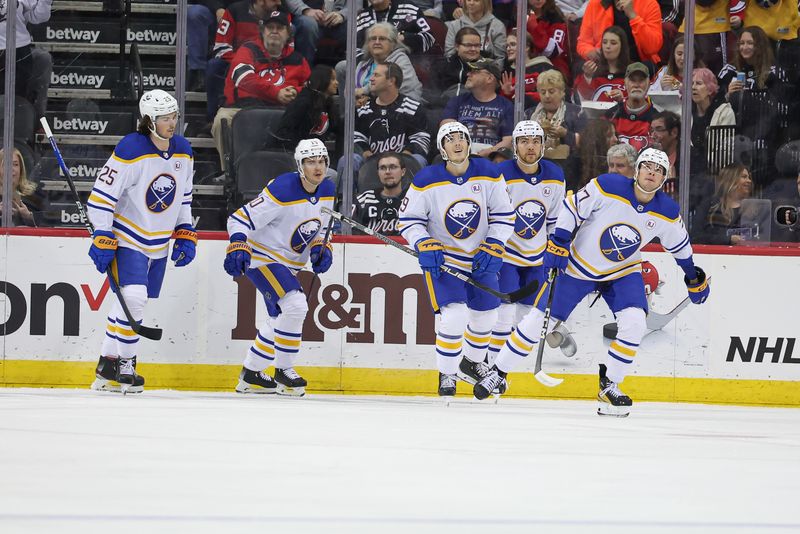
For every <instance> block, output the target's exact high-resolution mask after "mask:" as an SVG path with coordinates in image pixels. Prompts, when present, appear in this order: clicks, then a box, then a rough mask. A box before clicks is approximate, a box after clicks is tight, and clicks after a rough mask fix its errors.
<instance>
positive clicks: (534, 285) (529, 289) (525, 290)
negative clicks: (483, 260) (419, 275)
mask: <svg viewBox="0 0 800 534" xmlns="http://www.w3.org/2000/svg"><path fill="white" fill-rule="evenodd" d="M322 212H323V213H327V214H329V215H330V216H331V217H334V218H336V219H338V220H340V221H342V222H345V223H347V224H349V225H350V226H352V227H354V228H358V229H359V230H361V231H362V232H364V233H365V234H367V235H371V236H372V237H376V238H378V239H380V240H381V241H383V242H384V243H386V244H387V245H390V246H392V247H394V248H396V249H398V250H401V251H403V252H405V253H406V254H410V255H412V256H414V257H415V258H416V257H418V256H419V252H417V251H416V250H412V249H410V248H408V247H404V246H403V245H401V244H400V243H397V242H395V241H393V240H392V239H390V238H388V237H386V236H385V235H383V234H380V233H378V232H376V231H375V230H373V229H372V228H370V227H368V226H364V225H363V224H361V223H360V222H358V221H356V220H354V219H351V218H350V217H347V216H345V215H342V214H341V213H338V212H336V211H333V210H330V209H328V208H322ZM439 268H440V269H441V271H442V272H445V273H447V274H449V275H451V276H455V277H456V278H458V279H459V280H461V281H462V282H465V283H467V284H470V285H473V286H475V287H477V288H478V289H481V290H483V291H486V292H487V293H490V294H492V295H494V296H495V297H497V298H499V299H500V300H502V301H503V302H517V301H520V300H522V299H524V298H525V297H529V296H531V295H533V294H534V293H535V292H536V290H537V289H539V281H538V280H534V281H533V282H531V283H530V284H528V285H526V286H524V287H521V288H519V289H517V290H516V291H512V292H511V293H502V292H500V291H497V290H495V289H492V288H491V287H487V286H485V285H483V284H481V283H480V282H476V281H475V280H473V279H472V278H471V277H470V276H469V275H467V274H464V273H462V272H461V271H458V270H456V269H453V268H451V267H448V266H447V265H442V266H441V267H439Z"/></svg>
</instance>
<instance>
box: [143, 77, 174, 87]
mask: <svg viewBox="0 0 800 534" xmlns="http://www.w3.org/2000/svg"><path fill="white" fill-rule="evenodd" d="M142 83H143V84H144V85H145V87H159V88H163V87H175V76H160V75H158V74H145V75H143V76H142Z"/></svg>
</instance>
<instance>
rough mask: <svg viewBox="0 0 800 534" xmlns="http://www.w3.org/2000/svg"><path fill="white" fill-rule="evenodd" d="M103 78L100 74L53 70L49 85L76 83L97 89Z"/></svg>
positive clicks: (73, 84) (72, 84)
mask: <svg viewBox="0 0 800 534" xmlns="http://www.w3.org/2000/svg"><path fill="white" fill-rule="evenodd" d="M105 79H106V77H105V76H103V75H100V74H79V73H77V72H70V73H67V74H56V73H55V72H54V73H52V74H51V75H50V85H71V86H75V85H77V86H81V87H94V88H95V89H99V88H100V87H101V86H102V85H103V80H105Z"/></svg>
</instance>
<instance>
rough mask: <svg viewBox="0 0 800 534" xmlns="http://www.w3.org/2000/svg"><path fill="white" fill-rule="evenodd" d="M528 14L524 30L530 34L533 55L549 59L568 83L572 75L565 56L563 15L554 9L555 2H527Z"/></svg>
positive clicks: (552, 0)
mask: <svg viewBox="0 0 800 534" xmlns="http://www.w3.org/2000/svg"><path fill="white" fill-rule="evenodd" d="M528 12H529V15H528V22H527V25H526V28H527V30H528V33H529V34H531V42H532V43H533V55H534V56H544V57H546V58H547V59H549V60H550V62H551V63H552V64H553V66H554V67H555V68H557V69H558V70H560V71H561V74H563V75H564V79H566V80H567V81H569V80H570V79H571V78H572V73H571V72H570V65H569V58H568V56H567V54H568V52H569V43H568V42H567V22H566V19H565V18H564V15H563V13H561V10H560V9H559V8H558V7H556V3H555V0H528Z"/></svg>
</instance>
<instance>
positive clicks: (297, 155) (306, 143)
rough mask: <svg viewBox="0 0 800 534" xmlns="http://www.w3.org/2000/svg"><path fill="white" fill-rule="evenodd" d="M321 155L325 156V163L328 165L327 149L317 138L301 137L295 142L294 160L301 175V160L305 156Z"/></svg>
mask: <svg viewBox="0 0 800 534" xmlns="http://www.w3.org/2000/svg"><path fill="white" fill-rule="evenodd" d="M317 156H322V157H324V158H325V165H326V166H330V163H331V160H330V157H329V156H328V149H327V148H326V147H325V143H323V142H322V141H320V140H319V139H303V140H302V141H300V142H299V143H297V148H295V149H294V161H295V163H296V164H297V172H299V173H300V176H301V177H303V176H305V174H304V173H303V160H305V159H307V158H314V157H317Z"/></svg>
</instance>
